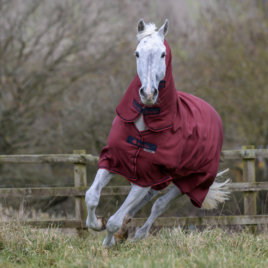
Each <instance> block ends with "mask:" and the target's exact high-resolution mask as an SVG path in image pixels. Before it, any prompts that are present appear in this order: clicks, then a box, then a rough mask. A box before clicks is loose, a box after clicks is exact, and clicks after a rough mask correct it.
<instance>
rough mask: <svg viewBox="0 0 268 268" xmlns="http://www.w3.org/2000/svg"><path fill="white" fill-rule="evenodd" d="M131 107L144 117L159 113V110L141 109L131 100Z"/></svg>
mask: <svg viewBox="0 0 268 268" xmlns="http://www.w3.org/2000/svg"><path fill="white" fill-rule="evenodd" d="M133 106H134V107H135V109H136V110H137V111H138V112H139V113H141V114H144V115H153V114H160V111H161V109H160V108H143V107H141V106H140V105H139V104H138V103H137V102H136V101H135V100H133Z"/></svg>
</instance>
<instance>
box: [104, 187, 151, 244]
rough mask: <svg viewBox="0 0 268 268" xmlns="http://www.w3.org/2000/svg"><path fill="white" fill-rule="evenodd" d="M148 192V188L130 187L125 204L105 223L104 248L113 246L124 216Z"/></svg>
mask: <svg viewBox="0 0 268 268" xmlns="http://www.w3.org/2000/svg"><path fill="white" fill-rule="evenodd" d="M149 190H150V187H147V188H141V187H139V186H137V185H132V187H131V190H130V192H129V194H128V196H127V198H126V200H125V202H124V203H123V204H122V206H121V207H120V208H119V210H118V211H117V212H116V213H115V214H114V215H113V216H112V217H111V218H110V219H109V221H108V222H107V225H106V230H107V235H106V238H105V239H104V241H103V245H104V246H106V247H111V246H112V245H113V244H114V234H115V232H117V231H118V230H119V228H120V227H121V225H122V222H123V219H124V217H125V215H126V214H127V213H128V212H129V211H131V209H132V208H134V207H135V206H136V205H137V204H139V202H140V201H141V200H142V199H143V198H144V197H145V196H146V194H147V193H148V191H149Z"/></svg>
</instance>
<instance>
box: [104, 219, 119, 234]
mask: <svg viewBox="0 0 268 268" xmlns="http://www.w3.org/2000/svg"><path fill="white" fill-rule="evenodd" d="M121 225H122V222H121V223H120V222H119V221H118V220H117V219H116V218H115V217H113V216H112V217H111V218H110V219H109V220H108V222H107V224H106V229H107V231H108V232H110V233H115V232H117V231H118V230H119V229H120V227H121Z"/></svg>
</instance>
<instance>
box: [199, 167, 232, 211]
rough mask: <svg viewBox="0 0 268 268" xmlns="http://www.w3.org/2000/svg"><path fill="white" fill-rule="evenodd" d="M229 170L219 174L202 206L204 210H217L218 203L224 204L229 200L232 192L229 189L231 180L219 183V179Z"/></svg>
mask: <svg viewBox="0 0 268 268" xmlns="http://www.w3.org/2000/svg"><path fill="white" fill-rule="evenodd" d="M228 170H229V169H226V170H224V171H222V172H219V173H218V174H217V176H216V178H215V181H214V182H213V184H212V185H211V186H210V187H209V190H208V193H207V196H206V198H205V200H204V202H203V204H202V208H204V209H213V208H216V207H217V205H218V203H222V202H224V201H225V200H228V199H229V194H230V191H228V189H227V187H226V186H227V184H228V182H229V181H230V179H227V180H226V181H225V182H217V181H216V180H217V178H219V177H221V176H222V175H223V174H224V173H225V172H227V171H228Z"/></svg>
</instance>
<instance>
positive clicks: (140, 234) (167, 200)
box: [134, 185, 182, 240]
mask: <svg viewBox="0 0 268 268" xmlns="http://www.w3.org/2000/svg"><path fill="white" fill-rule="evenodd" d="M181 196H182V194H181V192H180V190H179V189H178V187H177V186H175V185H174V186H173V187H172V188H171V189H170V190H169V192H168V193H166V194H165V195H164V196H161V197H160V198H158V199H157V200H156V201H155V203H154V205H153V207H152V212H151V215H150V217H149V218H148V219H147V221H146V222H145V224H144V225H143V226H142V227H141V228H140V229H139V230H138V231H137V233H136V234H135V237H134V240H138V239H144V238H146V237H147V235H148V232H149V230H150V228H151V226H152V224H153V222H154V221H155V219H156V218H157V217H158V216H160V215H161V214H162V213H164V212H165V211H166V210H167V209H168V208H169V207H170V204H171V202H172V201H173V200H174V199H175V198H178V197H181Z"/></svg>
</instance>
